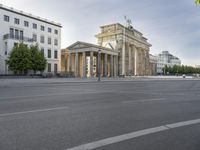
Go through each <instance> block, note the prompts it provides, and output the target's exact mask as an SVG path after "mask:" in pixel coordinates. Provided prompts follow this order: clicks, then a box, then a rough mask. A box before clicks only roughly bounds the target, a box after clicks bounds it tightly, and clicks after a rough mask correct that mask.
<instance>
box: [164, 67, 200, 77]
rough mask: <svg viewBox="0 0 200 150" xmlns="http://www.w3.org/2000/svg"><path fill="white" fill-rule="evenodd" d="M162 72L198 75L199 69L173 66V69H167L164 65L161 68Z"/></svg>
mask: <svg viewBox="0 0 200 150" xmlns="http://www.w3.org/2000/svg"><path fill="white" fill-rule="evenodd" d="M163 72H164V73H165V74H166V73H167V74H173V75H175V74H200V68H195V67H192V66H184V65H182V66H177V65H174V66H173V67H168V66H167V65H165V67H164V68H163Z"/></svg>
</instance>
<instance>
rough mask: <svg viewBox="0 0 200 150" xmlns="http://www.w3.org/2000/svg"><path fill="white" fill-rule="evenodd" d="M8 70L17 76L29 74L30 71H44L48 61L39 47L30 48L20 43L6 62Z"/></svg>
mask: <svg viewBox="0 0 200 150" xmlns="http://www.w3.org/2000/svg"><path fill="white" fill-rule="evenodd" d="M6 63H7V64H8V68H9V70H11V71H14V73H16V74H27V72H28V71H29V70H33V71H34V73H35V72H37V71H44V70H45V68H46V64H47V60H46V58H45V57H44V55H43V53H42V52H41V51H40V50H39V48H38V46H37V45H36V46H34V45H32V46H30V47H28V46H27V45H25V44H23V43H20V44H19V45H16V46H14V47H13V49H12V51H11V53H10V54H9V57H8V59H7V61H6Z"/></svg>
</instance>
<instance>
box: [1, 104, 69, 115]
mask: <svg viewBox="0 0 200 150" xmlns="http://www.w3.org/2000/svg"><path fill="white" fill-rule="evenodd" d="M67 108H69V107H67V106H65V107H55V108H48V109H36V110H30V111H21V112H14V113H6V114H0V117H7V116H13V115H21V114H28V113H37V112H46V111H53V110H62V109H67Z"/></svg>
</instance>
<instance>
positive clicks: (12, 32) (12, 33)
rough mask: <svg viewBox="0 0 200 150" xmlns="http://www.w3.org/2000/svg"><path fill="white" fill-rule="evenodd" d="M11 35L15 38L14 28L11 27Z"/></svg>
mask: <svg viewBox="0 0 200 150" xmlns="http://www.w3.org/2000/svg"><path fill="white" fill-rule="evenodd" d="M10 37H11V38H14V29H13V28H10Z"/></svg>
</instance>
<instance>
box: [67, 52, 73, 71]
mask: <svg viewBox="0 0 200 150" xmlns="http://www.w3.org/2000/svg"><path fill="white" fill-rule="evenodd" d="M71 65H72V54H71V53H69V55H68V67H67V68H68V69H67V70H68V72H71V71H72V66H71Z"/></svg>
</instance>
